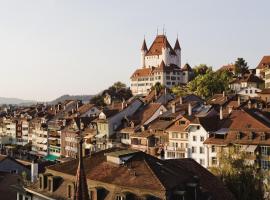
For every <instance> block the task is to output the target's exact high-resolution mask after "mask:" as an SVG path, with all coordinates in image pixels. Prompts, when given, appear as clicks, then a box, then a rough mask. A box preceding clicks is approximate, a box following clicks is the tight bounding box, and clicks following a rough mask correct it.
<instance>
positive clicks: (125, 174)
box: [30, 148, 234, 200]
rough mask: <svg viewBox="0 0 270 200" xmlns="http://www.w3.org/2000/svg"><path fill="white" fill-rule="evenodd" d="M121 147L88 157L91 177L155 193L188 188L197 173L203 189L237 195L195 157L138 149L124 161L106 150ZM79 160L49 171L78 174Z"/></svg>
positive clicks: (219, 195)
mask: <svg viewBox="0 0 270 200" xmlns="http://www.w3.org/2000/svg"><path fill="white" fill-rule="evenodd" d="M119 150H121V149H116V148H112V149H108V150H105V151H101V152H98V153H95V154H93V155H92V156H91V157H87V158H84V166H85V173H86V176H87V179H88V180H94V181H98V182H99V183H105V184H106V183H108V184H111V185H117V186H122V187H125V188H134V189H139V190H140V189H143V190H148V191H149V192H150V193H151V192H152V191H153V192H154V191H155V192H157V191H159V192H165V191H174V190H175V188H178V189H185V186H186V184H188V183H190V182H192V181H194V176H198V178H199V179H200V187H201V188H202V191H204V192H207V193H208V194H210V196H212V197H213V198H214V199H216V200H221V199H222V200H229V199H230V200H233V199H234V198H233V196H232V195H231V193H230V192H229V191H228V190H227V189H226V188H225V186H224V185H223V184H222V182H221V181H220V180H219V179H218V178H216V177H215V176H214V175H213V174H211V173H210V172H209V171H207V170H206V169H204V168H203V167H201V166H200V165H199V164H198V163H196V162H195V161H193V160H191V159H180V160H160V159H158V158H156V157H153V156H151V155H148V154H146V153H143V152H134V154H133V156H131V158H129V159H128V160H126V161H125V164H124V165H116V164H112V163H109V162H108V161H107V159H106V153H110V152H117V151H119ZM77 164H78V159H77V160H72V161H69V162H65V163H61V164H56V165H53V166H49V167H48V172H49V173H57V172H60V173H64V174H68V175H71V176H75V174H76V166H77ZM129 166H132V167H129ZM64 183H65V181H64ZM64 183H62V184H64ZM36 184H37V183H36ZM213 185H215V187H213ZM60 187H61V186H60ZM30 188H31V187H30ZM57 191H58V190H56V192H57ZM111 192H113V191H110V193H111Z"/></svg>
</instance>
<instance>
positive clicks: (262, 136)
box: [261, 133, 266, 141]
mask: <svg viewBox="0 0 270 200" xmlns="http://www.w3.org/2000/svg"><path fill="white" fill-rule="evenodd" d="M265 139H266V137H265V133H262V134H261V140H262V141H264V140H265Z"/></svg>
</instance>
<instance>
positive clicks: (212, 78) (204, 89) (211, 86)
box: [187, 68, 231, 98]
mask: <svg viewBox="0 0 270 200" xmlns="http://www.w3.org/2000/svg"><path fill="white" fill-rule="evenodd" d="M230 76H231V75H230V74H229V73H228V72H213V71H212V70H211V68H210V69H209V70H207V72H206V74H203V75H202V74H200V75H198V76H197V77H196V78H195V79H193V80H192V81H190V82H189V83H188V85H187V87H188V91H189V92H190V93H194V94H196V95H199V96H201V97H203V98H208V97H210V96H212V95H213V94H215V93H222V92H223V91H226V90H228V89H229V80H230V79H231V77H230Z"/></svg>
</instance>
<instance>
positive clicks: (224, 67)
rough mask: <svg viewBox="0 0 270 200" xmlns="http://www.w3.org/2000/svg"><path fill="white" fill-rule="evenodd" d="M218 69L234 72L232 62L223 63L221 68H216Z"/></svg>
mask: <svg viewBox="0 0 270 200" xmlns="http://www.w3.org/2000/svg"><path fill="white" fill-rule="evenodd" d="M218 71H229V72H234V71H235V65H234V64H228V65H223V66H222V67H221V68H219V69H218Z"/></svg>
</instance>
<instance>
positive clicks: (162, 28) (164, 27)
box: [162, 24, 165, 35]
mask: <svg viewBox="0 0 270 200" xmlns="http://www.w3.org/2000/svg"><path fill="white" fill-rule="evenodd" d="M164 30H165V25H164V24H163V28H162V32H163V35H164Z"/></svg>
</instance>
